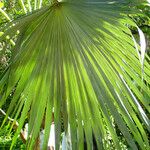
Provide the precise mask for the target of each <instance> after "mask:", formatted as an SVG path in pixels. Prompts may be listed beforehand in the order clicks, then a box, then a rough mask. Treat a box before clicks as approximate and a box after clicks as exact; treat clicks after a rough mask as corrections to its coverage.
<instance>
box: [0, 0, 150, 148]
mask: <svg viewBox="0 0 150 150" xmlns="http://www.w3.org/2000/svg"><path fill="white" fill-rule="evenodd" d="M34 4H35V3H34ZM127 4H128V3H127V2H126V1H123V0H122V1H120V0H118V1H113V2H112V1H102V0H101V1H100V0H99V1H98V0H97V1H96V0H95V1H83V0H81V1H78V2H76V1H74V0H68V1H67V0H66V1H64V2H59V3H52V4H51V5H50V6H46V7H43V8H41V9H39V10H36V11H34V12H32V13H31V14H28V15H25V16H22V17H21V18H18V19H16V20H14V21H12V22H10V23H8V24H7V25H6V26H4V27H3V28H2V29H1V30H2V31H3V32H4V34H3V35H2V36H1V37H0V38H1V40H4V39H5V36H6V35H9V36H10V37H13V36H14V34H16V32H17V31H18V30H19V35H18V38H17V41H16V46H15V47H14V49H13V50H12V58H11V64H10V65H9V67H8V68H7V70H6V71H5V73H4V74H3V75H2V77H1V81H0V90H1V95H2V98H1V101H0V107H2V106H3V104H4V103H5V101H6V99H7V97H8V96H9V95H10V94H12V91H14V92H13V98H12V100H11V103H10V106H9V108H8V111H7V114H8V115H10V114H12V116H11V117H13V118H15V119H16V120H19V128H18V130H17V132H16V134H15V136H14V140H13V142H12V147H11V148H13V145H14V143H15V141H16V138H17V136H18V134H19V133H20V130H21V128H22V127H23V125H24V122H25V119H26V116H27V114H28V113H29V114H30V117H29V118H30V119H29V132H28V143H27V149H32V148H33V146H34V143H35V140H36V138H37V137H38V133H39V131H40V126H41V123H42V120H43V117H44V116H45V114H46V117H45V118H46V120H45V131H46V133H45V144H44V146H46V143H47V139H48V137H49V134H48V133H49V127H50V123H51V116H52V113H53V111H54V122H55V127H56V149H59V143H60V135H61V122H60V120H61V118H63V124H64V130H65V131H66V132H67V130H68V124H69V126H70V133H71V144H72V149H83V147H84V135H85V138H86V141H87V148H88V149H92V147H93V135H94V137H95V139H96V143H97V147H98V149H107V148H108V147H107V146H108V141H109V139H108V131H109V135H110V137H111V139H112V141H113V142H114V144H115V147H116V149H121V145H120V144H119V142H118V135H117V133H116V130H115V128H116V127H117V128H118V130H119V131H120V133H121V134H122V135H123V136H124V138H125V140H126V142H127V143H128V145H129V146H130V147H131V149H135V150H136V149H138V147H140V148H141V149H143V150H146V149H147V150H148V149H149V148H150V147H149V141H148V137H147V132H148V131H150V122H149V118H148V117H147V115H146V113H145V110H146V111H148V112H149V110H150V108H149V104H150V103H149V101H147V100H146V99H145V98H144V96H143V94H142V93H147V95H148V97H150V94H149V93H150V92H149V87H148V86H147V84H149V83H150V82H149V81H150V76H149V74H150V71H149V69H148V68H149V63H148V62H147V61H146V60H145V64H144V67H145V72H144V77H143V74H142V66H141V63H140V61H139V58H138V54H137V53H136V49H135V45H134V41H133V39H132V34H131V31H130V30H129V28H128V26H135V27H136V25H135V24H134V22H132V20H130V19H129V18H128V17H127V15H130V14H131V13H132V9H131V8H130V9H129V8H128V7H126V6H127ZM40 5H41V4H40ZM35 9H36V6H35ZM24 10H25V9H24ZM30 11H31V9H30ZM142 77H143V78H144V81H143V80H142ZM14 89H15V90H14ZM14 108H15V109H14ZM12 112H13V113H12ZM20 113H21V116H20V115H19V114H20ZM5 121H6V119H5V120H4V122H5Z"/></svg>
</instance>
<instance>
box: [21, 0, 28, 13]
mask: <svg viewBox="0 0 150 150" xmlns="http://www.w3.org/2000/svg"><path fill="white" fill-rule="evenodd" d="M20 4H21V7H22V9H23V11H24V13H25V14H26V13H27V9H26V7H25V4H24V2H23V0H20Z"/></svg>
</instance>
